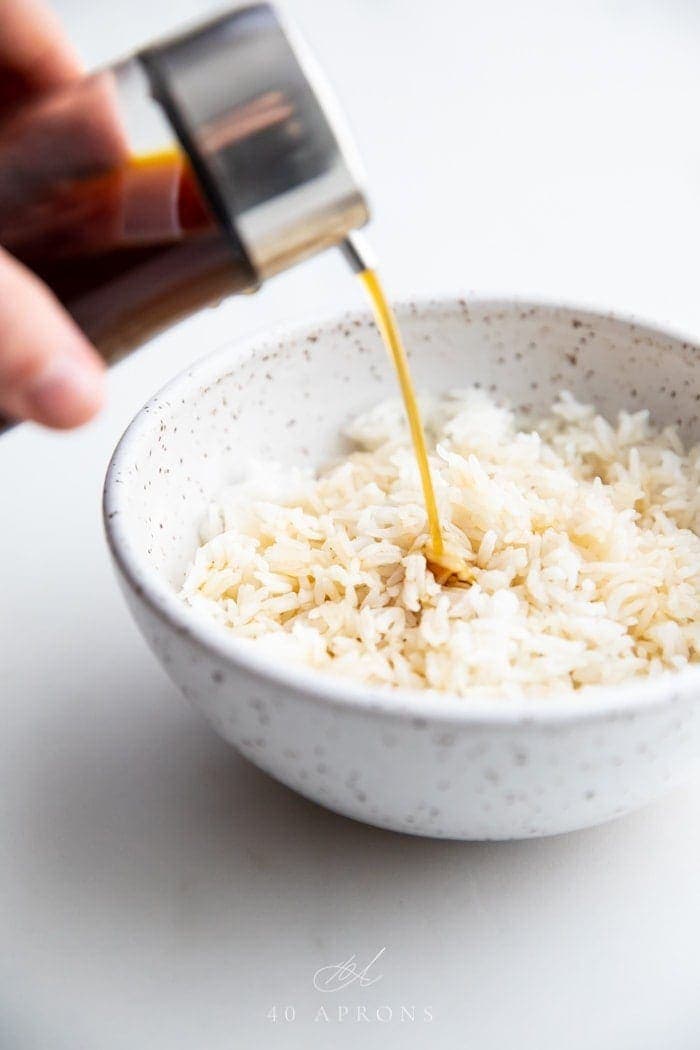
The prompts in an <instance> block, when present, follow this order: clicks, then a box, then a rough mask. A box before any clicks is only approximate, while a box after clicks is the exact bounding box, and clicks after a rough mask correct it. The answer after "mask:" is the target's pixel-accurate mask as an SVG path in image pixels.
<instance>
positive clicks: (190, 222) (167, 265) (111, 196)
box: [0, 150, 253, 360]
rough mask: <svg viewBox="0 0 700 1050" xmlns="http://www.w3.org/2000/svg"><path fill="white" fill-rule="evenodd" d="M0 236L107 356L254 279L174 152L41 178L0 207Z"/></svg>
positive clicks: (181, 158) (188, 169)
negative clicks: (72, 174) (13, 203)
mask: <svg viewBox="0 0 700 1050" xmlns="http://www.w3.org/2000/svg"><path fill="white" fill-rule="evenodd" d="M0 243H3V244H4V245H5V247H7V248H8V250H9V251H11V252H12V253H13V254H14V255H15V256H16V257H17V258H19V259H20V260H21V261H22V262H24V263H25V264H26V265H27V266H28V267H30V269H32V270H33V271H34V272H35V273H36V274H37V275H38V276H39V277H40V278H41V279H42V280H43V281H45V282H46V284H48V285H49V287H50V288H51V289H52V290H53V292H54V293H55V294H56V296H57V297H58V298H59V299H60V300H61V302H62V303H63V304H64V306H65V307H66V308H67V309H68V311H69V312H70V313H71V314H72V316H73V317H74V319H75V320H76V322H77V323H78V324H79V325H80V327H81V328H82V329H83V331H84V332H86V334H87V335H88V336H89V337H90V339H91V340H92V342H93V343H94V344H95V345H96V346H97V347H98V349H99V350H100V351H101V352H102V354H103V355H104V356H105V358H107V359H108V360H111V359H114V358H115V357H118V356H119V355H120V354H121V353H123V352H125V351H126V350H129V349H131V348H132V347H134V346H135V345H137V344H138V343H140V342H143V341H144V340H145V339H147V338H148V337H149V336H151V335H153V334H155V333H156V332H157V331H159V330H160V329H162V328H163V327H165V326H166V325H167V324H169V323H171V322H173V321H175V320H177V319H178V318H179V317H182V316H185V315H186V314H188V313H191V312H192V311H194V310H197V309H199V308H200V307H202V306H205V305H206V304H208V303H212V302H215V301H217V300H218V299H220V298H222V297H223V296H225V295H228V294H230V293H232V292H237V291H243V290H246V289H247V288H250V287H251V286H252V284H253V276H252V273H251V271H250V268H249V266H248V263H247V262H246V261H245V259H244V258H243V256H242V254H240V255H238V254H237V252H236V248H235V245H233V244H232V243H231V241H230V239H229V238H228V237H227V236H226V235H225V234H224V232H223V231H222V230H221V228H220V226H219V225H218V224H217V222H216V220H215V218H214V217H213V215H212V213H211V211H210V208H209V206H208V204H207V202H206V200H205V197H204V194H203V192H202V191H201V189H200V187H199V185H198V182H197V179H196V177H195V175H194V173H193V171H192V169H191V167H190V165H189V163H188V161H187V159H186V157H185V156H184V155H183V154H182V153H181V152H180V151H178V150H171V151H168V152H163V153H157V154H151V155H146V156H142V157H132V158H128V159H125V160H124V161H123V162H122V163H119V164H118V165H116V166H114V167H112V168H109V169H107V170H105V171H98V172H96V173H90V174H89V175H87V176H83V177H69V178H66V177H59V178H57V179H53V180H51V179H49V178H48V177H47V178H45V179H44V178H42V180H41V182H40V183H38V184H37V185H36V187H32V186H31V185H30V186H27V187H25V188H23V190H22V193H21V200H20V206H19V207H18V208H17V207H15V208H9V207H5V209H4V210H2V211H0Z"/></svg>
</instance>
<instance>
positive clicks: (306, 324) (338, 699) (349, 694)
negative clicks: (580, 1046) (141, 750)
mask: <svg viewBox="0 0 700 1050" xmlns="http://www.w3.org/2000/svg"><path fill="white" fill-rule="evenodd" d="M394 305H395V308H396V310H397V312H398V313H399V314H401V312H404V311H409V312H417V313H421V314H423V315H426V314H434V315H437V316H439V315H442V314H445V313H447V312H453V311H455V310H456V309H458V310H460V311H462V312H463V311H464V310H465V309H466V310H467V311H468V310H469V309H471V308H473V309H479V310H484V309H488V310H491V311H496V310H501V311H504V310H507V311H514V310H529V309H532V308H533V307H534V308H535V309H537V310H538V311H542V312H543V313H550V314H551V313H554V312H557V313H564V314H572V315H577V316H580V317H583V318H585V319H590V320H591V321H595V322H600V321H606V322H612V323H613V324H620V325H622V326H624V327H626V328H631V329H633V330H636V331H639V332H641V333H643V334H647V335H650V336H652V337H655V338H657V339H658V338H659V337H660V338H664V339H669V340H673V341H676V342H681V343H683V344H686V345H688V346H690V347H691V348H693V349H695V350H697V351H698V352H700V346H698V344H697V342H696V341H695V339H694V337H692V336H690V335H688V334H687V333H685V332H682V331H679V330H676V329H674V328H673V327H671V326H667V325H664V326H663V327H661V326H660V325H658V324H655V323H654V322H653V321H648V320H646V319H642V318H640V317H639V316H637V315H631V314H624V313H622V312H616V311H611V310H601V309H596V308H595V307H591V306H579V305H576V304H574V303H569V302H566V301H562V300H559V299H552V300H547V299H531V298H518V297H517V296H510V297H493V298H492V297H482V296H478V295H474V296H472V295H455V294H445V295H441V296H430V297H424V298H421V297H410V298H406V299H402V300H398V301H396V302H395V304H394ZM353 321H355V322H358V321H359V322H360V323H362V324H366V325H369V326H371V325H372V324H373V318H372V314H371V312H370V311H369V310H366V309H364V310H344V311H340V312H334V313H328V314H326V315H323V316H321V317H319V318H318V319H314V320H311V321H303V322H294V323H283V324H278V325H275V326H273V327H262V328H259V329H257V330H255V331H253V332H252V333H250V334H248V335H246V336H244V337H243V338H241V339H232V340H227V341H226V342H225V343H224V344H223V345H220V346H219V347H217V348H215V349H214V350H212V351H209V352H208V353H206V354H205V355H204V356H203V357H201V358H199V359H198V360H197V361H195V362H194V363H193V364H191V365H190V366H188V367H187V368H185V369H183V370H182V371H180V372H179V373H178V374H176V375H175V376H174V377H173V378H172V379H170V380H169V381H168V382H167V383H166V384H165V385H164V386H163V387H161V389H160V390H158V391H157V392H156V393H155V394H154V395H153V396H152V397H150V398H149V399H148V401H146V403H145V404H144V405H143V407H142V408H141V409H139V411H138V412H137V413H136V415H135V416H134V417H133V419H132V420H131V422H130V423H129V425H128V426H127V428H126V429H125V431H124V432H123V434H122V436H121V438H120V439H119V441H118V443H117V445H116V448H115V450H114V452H113V454H112V457H111V459H110V462H109V465H108V467H107V472H106V476H105V481H104V487H103V499H102V512H103V523H104V529H105V535H106V539H107V544H108V547H109V550H110V552H111V555H112V558H113V560H114V562H115V565H116V568H117V570H118V571H119V572H120V573H121V575H122V577H123V579H124V581H125V582H126V583H127V585H128V586H129V588H130V589H131V591H132V592H133V593H134V595H135V596H136V597H137V598H138V599H140V600H142V601H143V602H145V604H146V605H147V606H148V607H149V609H150V610H151V612H153V613H154V614H155V615H156V616H157V617H158V618H159V619H160V620H161V621H162V622H163V623H164V624H166V625H167V626H168V627H169V628H170V629H172V630H174V631H175V633H176V635H177V636H178V637H185V638H188V639H190V640H191V641H192V642H193V643H195V644H197V645H199V646H200V647H202V648H203V649H204V650H205V651H206V652H207V653H209V654H210V655H212V656H214V657H216V658H218V659H220V660H223V661H225V662H226V663H228V664H229V665H230V666H231V667H232V669H236V668H240V670H242V671H243V672H245V673H247V674H249V675H251V676H253V677H257V678H260V679H262V680H263V681H265V682H266V683H268V684H270V683H271V684H274V685H277V686H282V687H284V688H286V689H287V690H292V691H293V692H295V693H296V694H302V695H303V696H304V698H305V699H306V700H312V701H315V702H317V703H319V704H322V705H326V706H327V705H329V704H330V705H332V706H334V707H336V708H342V709H348V708H355V709H358V708H359V709H363V710H366V711H374V712H376V713H380V714H383V715H385V716H400V717H403V718H413V719H417V720H419V721H420V722H426V723H427V722H428V721H431V722H439V723H451V724H461V725H466V724H468V725H507V726H510V725H514V724H522V725H525V724H535V723H543V724H547V725H549V726H556V725H558V724H561V725H566V724H567V723H570V722H572V721H588V720H591V721H593V720H599V719H603V718H607V719H610V718H618V719H632V718H634V716H635V714H637V713H639V712H641V711H642V710H647V709H652V708H661V707H665V706H667V705H669V704H673V703H674V702H677V701H679V700H681V699H682V698H684V697H685V696H688V695H689V694H690V693H691V692H700V665H698V666H695V667H688V668H686V669H684V670H683V671H679V672H664V673H661V674H659V675H656V676H654V677H651V678H644V679H632V680H631V681H629V682H626V683H623V684H620V685H596V686H591V687H589V688H588V689H587V690H585V692H576V693H571V692H565V691H561V692H556V693H552V694H548V695H546V696H535V697H529V698H509V697H502V698H493V697H489V698H485V697H481V698H474V699H470V698H464V697H456V696H454V695H451V694H449V693H437V692H433V691H429V690H417V689H404V688H400V687H399V688H395V689H394V688H390V687H379V686H371V685H367V684H365V683H363V682H360V681H354V680H353V679H350V678H342V677H340V676H335V675H333V674H332V673H330V672H323V671H318V670H315V669H312V668H307V667H305V666H304V665H302V664H293V663H291V662H289V663H286V662H285V661H284V660H278V659H277V658H271V657H270V655H269V654H267V653H266V652H265V651H264V650H260V651H257V650H256V649H255V648H254V647H253V646H251V645H250V643H246V641H245V640H240V639H237V638H235V637H234V636H232V635H229V634H227V632H226V628H225V627H223V626H222V625H220V624H218V623H216V621H214V620H213V619H212V620H208V619H206V618H205V617H204V616H202V615H201V614H198V613H197V612H196V611H195V610H192V609H191V608H190V607H188V606H187V605H185V603H184V602H182V601H181V600H180V599H179V597H178V596H177V594H176V593H175V592H174V591H173V590H172V588H170V587H169V586H168V585H167V584H166V583H165V581H163V580H162V579H161V578H160V576H159V575H158V574H157V573H156V571H155V570H154V569H153V568H152V567H151V566H150V565H149V563H148V561H147V559H146V557H145V556H144V555H142V554H141V553H140V552H139V550H137V549H136V548H135V547H134V545H133V544H132V543H131V542H130V540H129V534H128V514H127V513H126V507H125V504H124V498H125V497H124V492H125V489H126V486H125V485H123V484H122V483H121V477H120V475H121V474H122V473H123V472H124V470H125V468H127V467H128V465H129V463H130V462H132V453H133V452H134V451H135V449H136V447H137V445H138V442H139V440H140V439H141V438H142V437H143V436H144V435H145V434H147V433H148V431H149V430H151V429H154V428H155V426H156V420H160V417H161V416H162V413H163V412H167V411H169V410H172V407H173V405H174V404H175V403H176V400H177V401H181V399H182V396H183V395H184V394H185V393H186V392H187V391H191V389H192V387H193V386H201V385H204V384H206V383H207V382H210V381H211V380H212V378H213V377H216V378H217V379H218V378H219V377H220V376H221V375H222V365H223V364H224V362H227V361H229V360H230V363H231V367H235V366H236V365H237V364H238V363H240V362H241V361H243V360H245V359H246V356H247V355H249V354H251V353H253V352H254V351H256V350H259V349H260V348H261V346H265V345H266V344H268V343H274V344H275V346H277V345H278V344H280V343H284V342H287V341H290V340H294V339H299V338H302V337H304V336H305V335H307V334H314V335H318V334H319V332H323V331H327V330H329V329H333V328H336V327H337V326H338V325H347V324H348V322H351V323H352V322H353Z"/></svg>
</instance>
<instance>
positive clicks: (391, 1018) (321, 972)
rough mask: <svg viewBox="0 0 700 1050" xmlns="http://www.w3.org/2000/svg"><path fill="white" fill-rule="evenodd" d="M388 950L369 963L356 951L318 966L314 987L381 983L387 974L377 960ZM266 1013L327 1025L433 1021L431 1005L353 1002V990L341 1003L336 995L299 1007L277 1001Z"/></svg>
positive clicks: (339, 989) (273, 1017) (319, 989)
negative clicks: (318, 1003) (331, 999)
mask: <svg viewBox="0 0 700 1050" xmlns="http://www.w3.org/2000/svg"><path fill="white" fill-rule="evenodd" d="M385 952H386V946H385V947H383V948H380V949H379V951H378V952H375V954H374V955H373V956H372V958H371V959H370V960H369V962H366V963H365V964H364V965H362V963H361V962H358V959H357V955H356V954H355V953H354V952H353V954H352V955H349V956H348V957H347V959H344V960H343V961H342V962H336V963H328V964H327V965H325V966H319V968H318V970H316V971H315V972H314V974H313V977H312V983H313V986H314V988H315V989H316V991H317V992H322V993H323V994H324V995H325V994H327V993H331V994H333V993H336V992H342V991H346V990H347V989H350V988H352V990H353V992H354V993H355V994H356V993H357V992H358V991H359V989H363V990H364V989H367V988H371V987H372V986H373V985H375V984H378V982H379V981H381V980H382V978H383V976H384V975H383V974H382V973H381V972H379V970H378V967H377V963H378V962H379V960H380V959H381V958H382V956H383V955H384V953H385ZM353 986H354V987H353ZM344 998H345V997H344ZM265 1016H266V1017H267V1019H268V1021H275V1022H283V1023H284V1022H287V1023H291V1022H293V1021H301V1020H305V1021H313V1022H314V1023H318V1022H323V1023H325V1024H332V1023H336V1024H338V1023H343V1022H345V1023H346V1024H353V1023H355V1024H358V1023H366V1024H372V1023H375V1024H390V1023H391V1022H397V1021H398V1022H399V1023H400V1024H428V1023H430V1022H431V1021H433V1020H434V1013H433V1008H432V1007H431V1006H425V1005H422V1006H417V1005H416V1004H415V1003H406V1002H400V1003H396V1002H390V1001H385V1002H380V1003H379V1004H377V1003H376V1001H375V1002H373V1003H372V1004H371V1005H370V1004H369V1003H366V1002H365V1003H358V1002H356V1001H354V998H352V993H351V997H349V998H348V1000H347V1001H343V1002H338V999H337V998H334V999H333V1001H332V1003H331V1002H330V1001H329V1000H327V1001H326V1002H325V1003H323V1004H322V1005H320V1006H319V1005H316V1006H314V1005H307V1007H306V1008H305V1009H304V1008H297V1006H295V1005H294V1004H292V1003H289V1004H287V1005H286V1006H285V1005H278V1004H276V1003H275V1004H274V1005H273V1006H271V1007H270V1009H269V1010H268V1011H267V1013H266V1015H265Z"/></svg>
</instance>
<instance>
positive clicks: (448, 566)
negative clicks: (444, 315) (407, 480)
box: [353, 244, 471, 586]
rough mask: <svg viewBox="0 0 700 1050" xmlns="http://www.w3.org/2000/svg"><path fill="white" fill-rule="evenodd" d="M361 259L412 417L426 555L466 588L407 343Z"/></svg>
mask: <svg viewBox="0 0 700 1050" xmlns="http://www.w3.org/2000/svg"><path fill="white" fill-rule="evenodd" d="M353 247H354V244H353ZM361 258H362V256H361V255H359V254H358V255H357V256H356V257H355V264H354V267H353V268H354V269H355V270H356V271H357V275H358V277H359V278H360V281H361V282H362V284H363V285H364V287H365V290H366V292H367V295H368V296H369V299H370V302H371V304H372V309H373V311H374V316H375V320H376V322H377V328H378V329H379V332H380V335H381V337H382V339H383V341H384V345H385V346H386V349H387V351H388V353H389V356H390V358H391V360H392V363H393V365H394V369H395V371H396V377H397V379H398V381H399V386H400V388H401V396H402V397H403V403H404V408H405V411H406V416H407V418H408V424H409V429H410V432H411V441H412V443H413V451H414V454H415V457H416V463H417V464H418V470H419V473H420V479H421V486H422V489H423V499H424V501H425V509H426V513H427V516H428V530H429V532H430V547H429V549H428V551H427V552H426V553H427V556H428V557H427V560H428V565H429V567H430V569H431V570H432V572H433V574H434V575H435V577H436V579H437V581H438V583H440V584H446V583H448V582H449V583H450V584H456V585H458V586H459V585H460V584H462V585H463V584H466V583H469V582H470V580H471V575H470V571H469V566H468V564H467V563H466V562H465V561H464V560H463V559H462V558H460V557H459V556H457V555H455V554H453V553H451V552H450V551H447V550H445V543H444V539H443V535H442V528H441V526H440V515H439V513H438V506H437V500H436V499H435V489H434V487H433V479H432V477H431V474H430V464H429V462H428V450H427V447H426V443H425V431H424V429H423V423H422V420H421V416H420V409H419V407H418V399H417V398H416V391H415V387H414V385H413V377H412V376H411V369H410V366H409V363H408V357H407V355H406V349H405V347H404V344H403V340H402V339H401V333H400V331H399V326H398V324H397V322H396V317H395V316H394V312H393V310H392V309H391V306H390V304H389V301H388V299H387V297H386V295H385V294H384V289H383V287H382V283H381V281H380V279H379V275H378V274H377V271H376V270H375V269H374V268H370V267H366V268H362V267H361V265H358V264H357V261H356V260H357V259H361Z"/></svg>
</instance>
